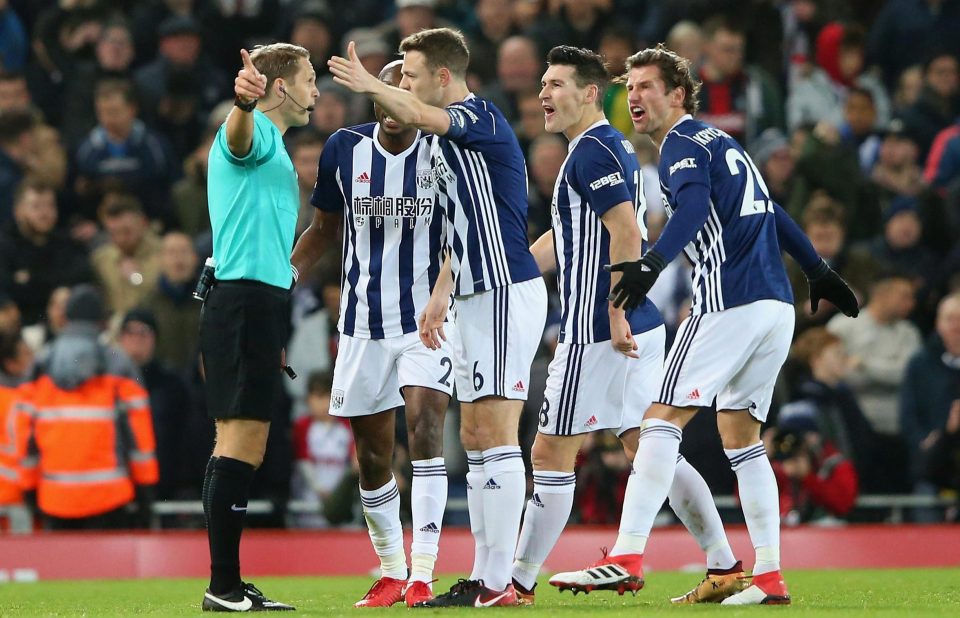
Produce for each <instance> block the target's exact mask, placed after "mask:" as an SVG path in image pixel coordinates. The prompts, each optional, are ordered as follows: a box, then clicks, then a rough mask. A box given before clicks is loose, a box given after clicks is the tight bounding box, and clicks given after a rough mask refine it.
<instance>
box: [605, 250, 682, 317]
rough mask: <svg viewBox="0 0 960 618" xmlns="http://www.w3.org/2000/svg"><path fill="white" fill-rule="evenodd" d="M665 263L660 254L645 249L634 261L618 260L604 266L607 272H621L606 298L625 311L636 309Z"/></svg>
mask: <svg viewBox="0 0 960 618" xmlns="http://www.w3.org/2000/svg"><path fill="white" fill-rule="evenodd" d="M666 265H667V262H666V260H664V259H663V256H662V255H660V254H659V253H657V252H655V251H647V253H646V254H645V255H644V256H643V257H642V258H640V259H639V260H637V261H636V262H620V263H618V264H608V265H606V266H604V267H603V268H604V270H606V271H607V272H611V273H623V276H622V277H620V281H619V282H618V283H617V284H616V285H615V286H613V290H611V291H610V296H608V297H607V300H609V301H611V302H613V306H614V307H616V308H618V309H619V308H621V307H622V308H623V309H625V310H627V311H629V310H631V309H636V308H637V307H638V306H640V303H642V302H643V301H644V300H645V299H646V298H647V292H649V291H650V288H652V287H653V284H654V283H655V282H656V281H657V277H659V276H660V272H661V271H662V270H663V269H664V268H665V267H666Z"/></svg>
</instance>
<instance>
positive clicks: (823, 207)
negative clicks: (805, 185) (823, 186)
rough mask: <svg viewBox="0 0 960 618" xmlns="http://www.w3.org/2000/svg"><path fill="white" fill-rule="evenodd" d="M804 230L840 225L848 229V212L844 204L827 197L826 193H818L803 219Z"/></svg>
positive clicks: (815, 194)
mask: <svg viewBox="0 0 960 618" xmlns="http://www.w3.org/2000/svg"><path fill="white" fill-rule="evenodd" d="M801 220H802V222H803V228H804V229H806V228H808V227H810V226H811V225H817V224H819V225H838V226H840V227H841V228H843V229H846V227H847V225H846V211H845V210H844V208H843V204H842V203H840V202H838V201H837V200H835V199H833V198H832V197H830V196H829V195H827V194H826V193H825V192H824V191H817V192H815V193H814V194H813V195H812V196H811V197H810V201H809V202H807V206H806V208H804V209H803V215H802V217H801Z"/></svg>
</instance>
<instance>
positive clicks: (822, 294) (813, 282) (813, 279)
mask: <svg viewBox="0 0 960 618" xmlns="http://www.w3.org/2000/svg"><path fill="white" fill-rule="evenodd" d="M807 281H808V283H809V284H810V308H811V309H813V312H814V313H816V312H817V307H819V306H820V300H821V299H822V300H826V301H829V302H831V303H833V304H834V305H835V306H836V307H837V309H839V310H840V311H842V312H843V313H844V315H847V316H850V317H851V318H855V317H857V315H859V314H860V306H859V303H858V302H857V295H856V294H854V293H853V290H852V289H850V286H849V285H847V282H846V281H844V280H843V278H842V277H841V276H840V275H838V274H837V272H836V271H835V270H833V269H832V268H830V267H829V266H827V263H826V262H821V263H820V267H819V268H818V269H817V271H816V272H814V273H813V274H812V275H810V276H808V277H807Z"/></svg>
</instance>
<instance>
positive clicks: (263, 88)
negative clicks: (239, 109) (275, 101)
mask: <svg viewBox="0 0 960 618" xmlns="http://www.w3.org/2000/svg"><path fill="white" fill-rule="evenodd" d="M240 57H241V58H242V59H243V68H242V69H240V71H238V72H237V78H236V79H235V80H233V92H234V94H236V95H237V96H238V97H240V100H241V101H243V102H244V103H249V102H250V101H253V100H254V99H259V98H260V97H262V96H264V95H265V94H267V76H266V75H263V74H262V73H260V71H258V70H257V67H255V66H253V60H251V59H250V54H249V53H248V52H247V50H245V49H241V50H240Z"/></svg>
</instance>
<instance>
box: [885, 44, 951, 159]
mask: <svg viewBox="0 0 960 618" xmlns="http://www.w3.org/2000/svg"><path fill="white" fill-rule="evenodd" d="M958 91H960V74H958V68H957V56H954V55H952V54H938V55H935V56H933V57H932V58H930V60H928V61H927V62H926V63H925V64H924V66H923V88H922V89H921V90H920V96H919V98H918V99H917V100H916V102H915V103H914V104H913V105H911V106H910V107H909V108H907V109H906V110H904V111H903V113H902V114H901V115H900V117H901V118H902V119H903V122H904V124H905V125H906V127H907V130H908V131H910V133H911V134H913V135H916V136H917V146H919V147H920V158H921V160H926V158H927V153H928V152H929V151H930V146H931V145H932V144H933V140H934V139H935V138H936V136H937V133H939V132H940V131H941V130H942V129H944V128H946V127H947V126H948V125H949V124H950V123H951V122H953V121H954V119H955V118H956V116H957V111H958V105H957V104H958V99H957V94H958Z"/></svg>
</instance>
